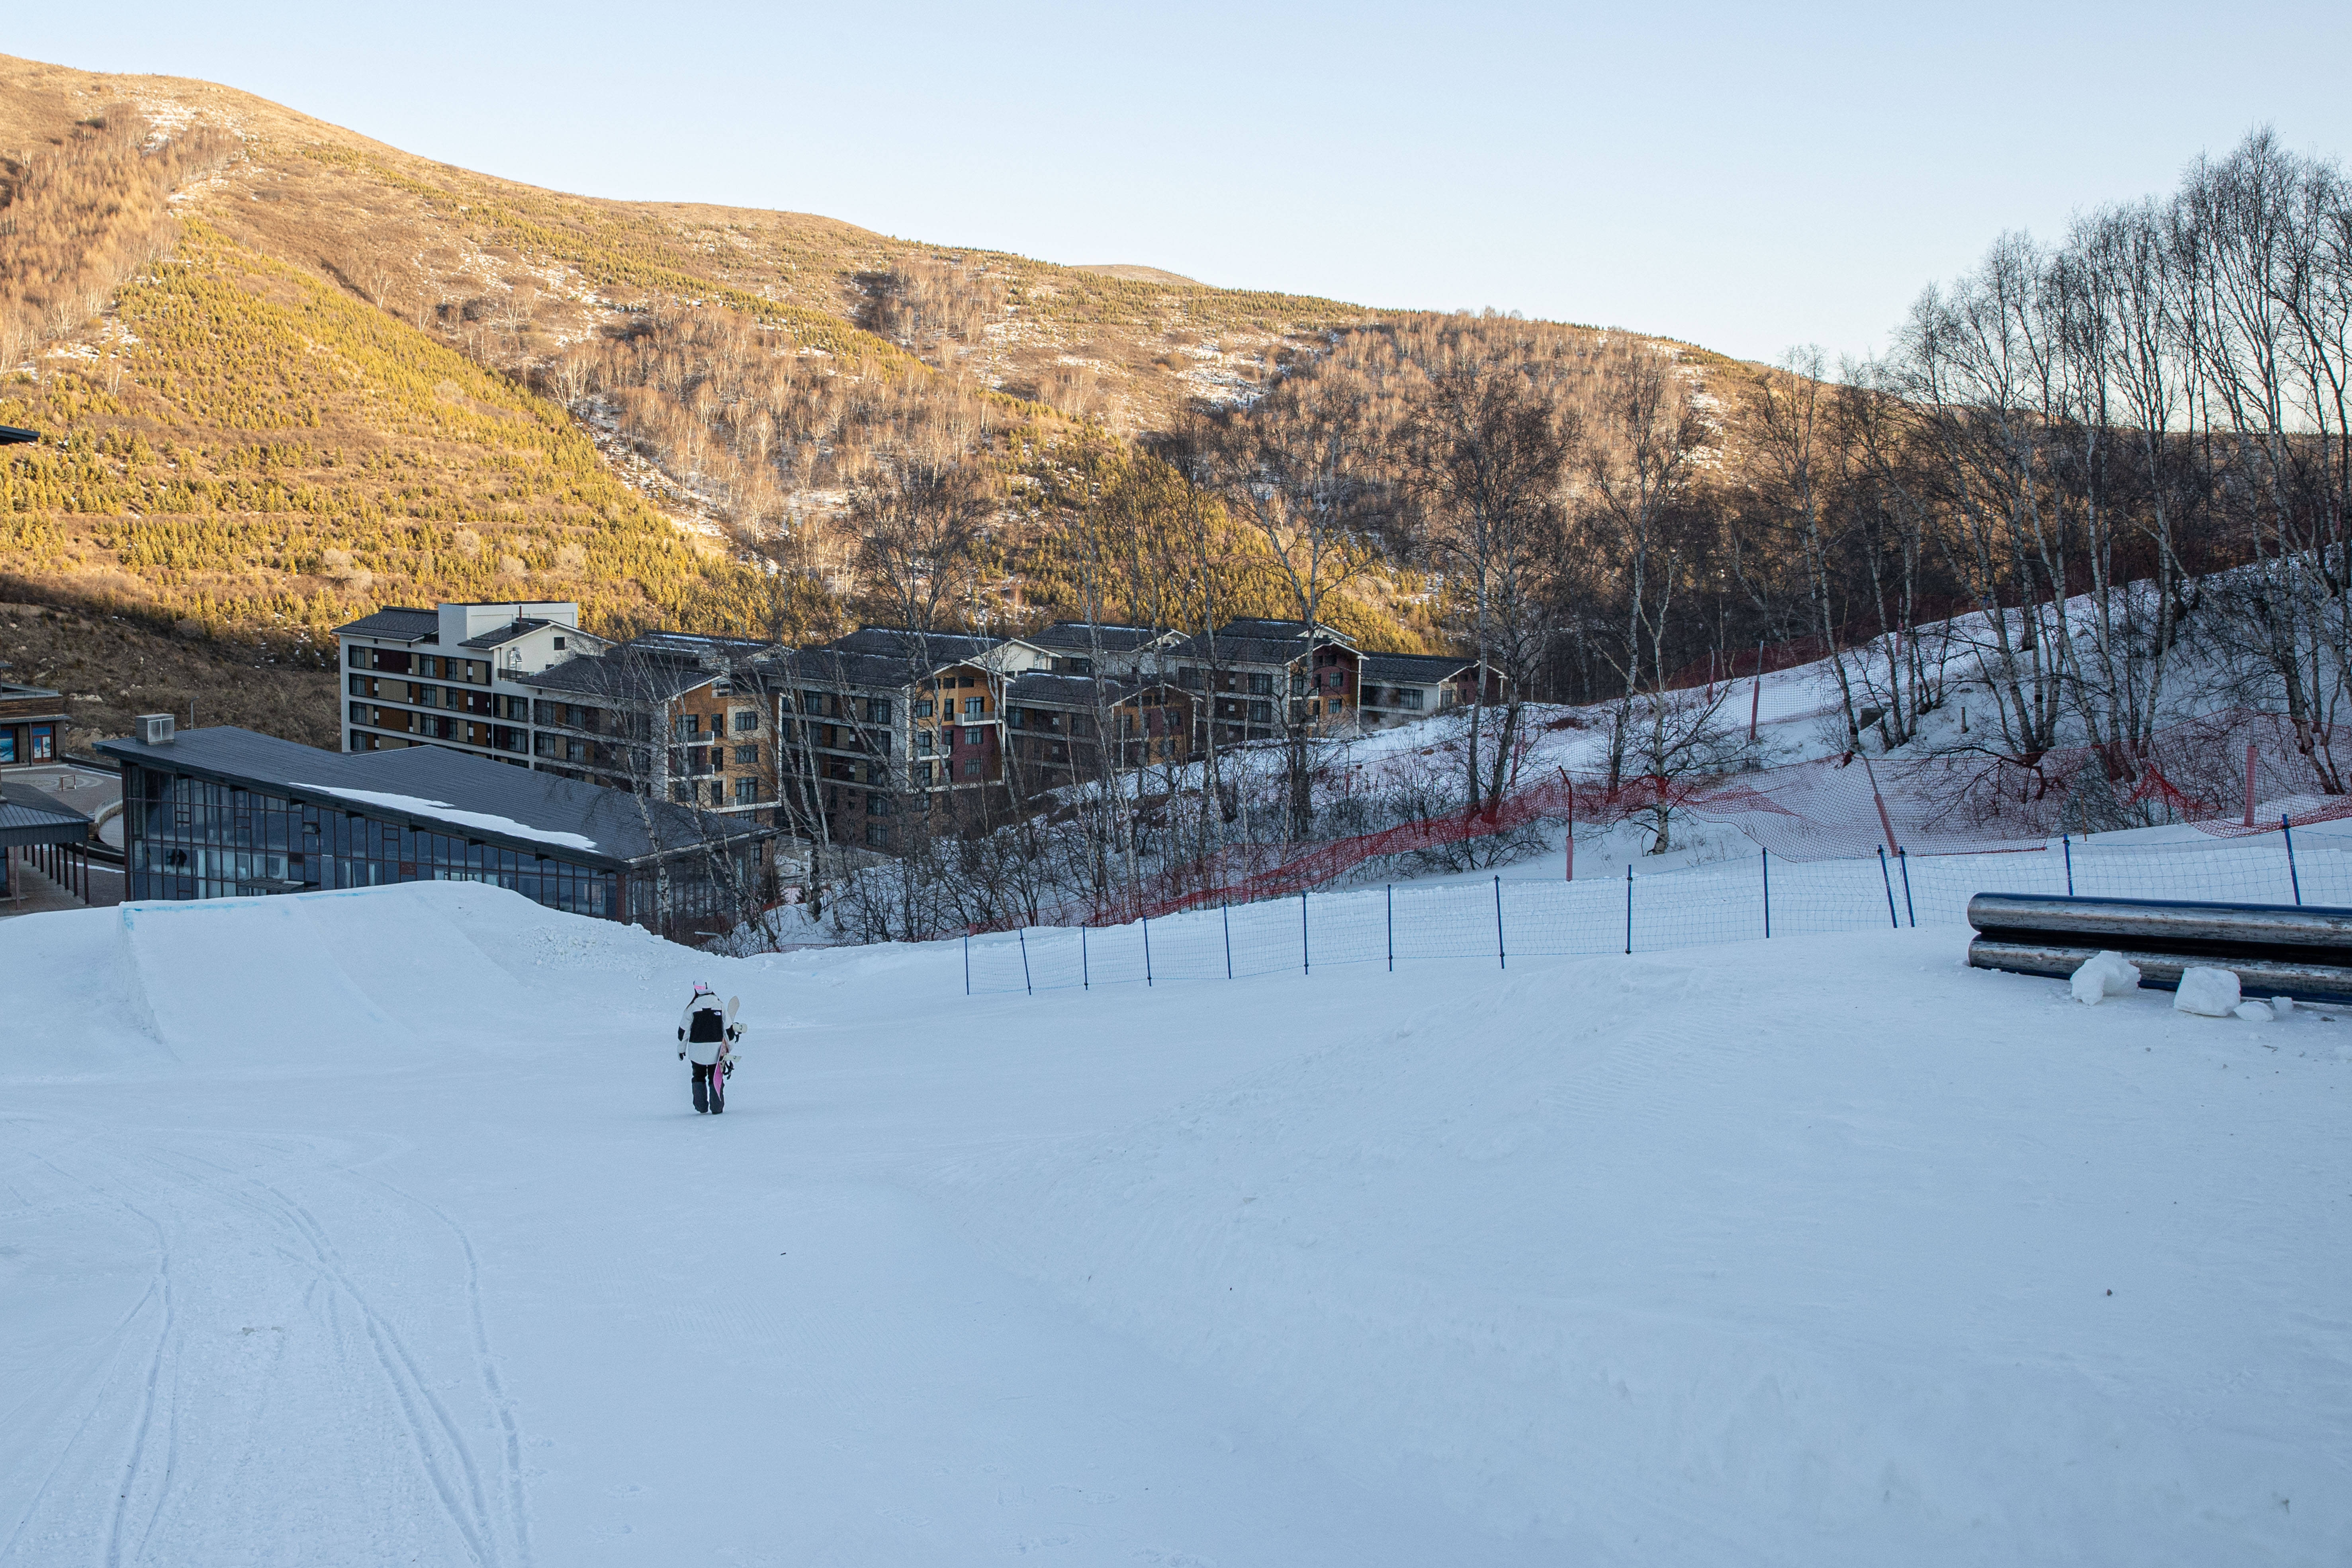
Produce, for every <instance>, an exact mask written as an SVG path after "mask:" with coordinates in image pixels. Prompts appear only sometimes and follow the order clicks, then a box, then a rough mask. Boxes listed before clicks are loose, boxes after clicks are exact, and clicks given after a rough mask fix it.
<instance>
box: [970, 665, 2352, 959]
mask: <svg viewBox="0 0 2352 1568" xmlns="http://www.w3.org/2000/svg"><path fill="white" fill-rule="evenodd" d="M2332 774H2333V763H2332V760H2331V758H2330V755H2329V752H2328V749H2327V738H2326V736H2325V735H2314V734H2313V733H2312V732H2310V731H2302V732H2298V731H2295V730H2294V727H2293V726H2291V725H2289V724H2288V723H2287V722H2286V721H2283V720H2279V719H2277V718H2275V717H2273V716H2270V715H2264V714H2256V713H2250V712H2243V711H2231V712H2223V713H2218V714H2214V715H2211V716H2210V717H2208V718H2206V719H2202V720H2200V721H2195V722H2193V723H2189V724H2183V725H2179V726H2175V727H2172V728H2170V729H2168V730H2165V731H2159V732H2158V733H2157V734H2155V735H2152V736H2149V737H2147V739H2146V740H2144V741H2142V742H2137V743H2135V744H2132V745H2128V746H2123V745H2118V746H2110V747H2077V748H2073V749H2066V750H2053V751H2049V752H2042V753H2040V754H2038V755H2035V756H2032V757H2028V758H2020V757H2015V756H2010V755H2004V754H2000V753H1996V752H1956V753H1948V754H1945V755H1942V756H1938V757H1933V758H1927V759H1921V760H1916V761H1909V760H1894V759H1881V760H1878V761H1876V762H1875V763H1865V762H1864V761H1862V760H1861V759H1859V758H1851V757H1849V758H1829V759H1824V760H1822V761H1817V762H1811V763H1795V764H1790V765H1787V766H1783V767H1778V768H1767V769H1759V770H1755V771H1753V772H1750V773H1742V774H1738V775H1735V776H1734V777H1732V778H1729V779H1719V778H1718V779H1689V780H1676V779H1663V778H1634V779H1625V780H1621V781H1619V782H1617V783H1616V784H1608V783H1606V782H1605V781H1602V780H1599V779H1591V778H1587V779H1579V778H1578V777H1576V776H1575V775H1573V774H1572V773H1567V772H1564V771H1558V772H1556V774H1555V776H1554V777H1552V778H1550V779H1546V780H1539V781H1537V782H1534V783H1532V784H1529V785H1528V786H1527V787H1523V788H1521V789H1518V790H1516V791H1513V792H1511V793H1509V794H1507V795H1505V796H1504V797H1503V798H1502V799H1501V800H1499V801H1497V802H1496V803H1495V804H1494V805H1491V806H1488V807H1486V808H1485V809H1480V810H1471V811H1457V812H1454V813H1451V814H1449V815H1446V816H1432V817H1427V818H1423V819H1418V820H1414V821H1410V822H1405V823H1401V824H1398V825H1396V826H1391V827H1387V828H1384V829H1381V830H1380V831H1378V832H1373V833H1367V834H1361V835H1357V836H1354V837H1348V838H1343V839H1339V840H1335V841H1332V842H1328V843H1322V844H1314V845H1301V846H1252V847H1240V848H1234V849H1229V850H1226V851H1224V852H1223V853H1222V854H1220V855H1218V856H1216V857H1213V858H1208V859H1205V860H1200V861H1195V862H1192V863H1191V864H1190V865H1188V866H1185V867H1181V868H1176V869H1175V870H1174V871H1173V872H1171V873H1163V876H1162V879H1161V881H1162V885H1163V889H1164V888H1165V887H1166V885H1167V884H1169V883H1174V884H1175V885H1177V886H1178V887H1181V889H1182V890H1181V891H1163V894H1162V896H1160V897H1157V898H1152V899H1149V900H1137V901H1135V902H1134V903H1133V904H1131V905H1130V906H1129V908H1127V909H1122V910H1116V911H1106V910H1100V909H1087V910H1066V911H1064V912H1063V913H1061V914H1060V915H1058V916H1056V917H1055V918H1054V919H1053V921H1052V922H1051V923H1049V924H1043V925H1027V926H1023V927H1020V928H1018V929H1013V930H1011V931H997V932H983V931H981V930H979V929H977V928H975V930H974V931H972V932H971V935H970V936H969V937H968V938H967V944H968V948H969V951H970V954H971V960H970V962H971V969H972V978H971V987H972V989H973V991H974V992H975V993H980V992H986V991H1004V990H1013V991H1019V990H1024V989H1026V990H1033V991H1034V990H1039V989H1053V988H1058V987H1061V986H1064V985H1076V986H1080V987H1090V986H1092V985H1095V984H1121V983H1125V982H1130V981H1132V982H1135V983H1139V984H1153V983H1156V981H1157V980H1158V979H1159V978H1160V977H1163V976H1165V977H1168V978H1208V977H1223V976H1225V975H1228V974H1230V975H1233V976H1235V977H1239V976H1241V975H1244V974H1255V973H1272V972H1275V971H1278V970H1296V971H1298V972H1300V973H1312V972H1313V970H1314V968H1315V967H1316V965H1317V964H1318V963H1321V964H1325V965H1332V964H1360V963H1375V962H1377V963H1382V964H1394V963H1412V962H1418V961H1421V960H1425V959H1434V958H1454V959H1461V958H1474V957H1483V958H1486V959H1489V960H1492V961H1493V962H1496V963H1507V962H1508V959H1509V955H1510V954H1511V953H1512V952H1521V953H1525V954H1528V955H1530V956H1532V955H1537V954H1561V955H1565V954H1580V953H1600V952H1642V951H1654V950H1657V949H1661V948H1669V947H1688V946H1696V945H1701V944H1705V943H1709V942H1741V941H1748V940H1754V939H1759V938H1764V937H1768V936H1795V935H1801V934H1813V933H1823V932H1830V931H1857V930H1864V929H1867V928H1869V927H1872V926H1874V925H1875V924H1877V923H1878V922H1879V921H1886V922H1888V923H1889V924H1890V925H1894V926H1912V925H1935V924H1953V923H1958V922H1960V921H1963V920H1964V919H1965V911H1966V909H1967V905H1968V900H1969V898H1970V897H1971V896H1973V895H1974V894H1976V893H1979V892H1987V891H2003V892H2042V893H2069V892H2073V893H2081V894H2086V895H2087V894H2106V895H2113V896H2118V897H2135V898H2174V899H2197V900H2220V901H2228V902H2251V903H2315V904H2334V905H2347V904H2352V879H2347V870H2346V866H2347V850H2346V848H2345V847H2344V846H2347V845H2352V837H2343V838H2338V837H2336V836H2335V835H2333V834H2330V835H2326V837H2318V836H2314V835H2310V834H2306V835H2305V837H2304V839H2303V841H2302V842H2300V843H2297V842H2296V841H2295V838H2294V834H2293V831H2292V829H2293V828H2294V827H2305V828H2308V827H2312V826H2316V825H2320V824H2326V823H2333V822H2338V821H2342V820H2345V819H2347V818H2352V796H2347V795H2344V794H2342V793H2338V792H2336V791H2332V790H2331V789H2330V787H2329V786H2330V784H2331V782H2332ZM1661 817H1663V818H1664V819H1665V820H1666V821H1667V822H1668V823H1669V824H1672V823H1677V822H1678V823H1681V824H1682V825H1684V830H1685V832H1687V829H1688V825H1689V824H1691V823H1693V822H1703V823H1710V824H1717V825H1722V826H1732V827H1735V828H1737V829H1738V831H1739V833H1740V834H1741V835H1743V836H1744V837H1745V838H1746V839H1747V840H1748V842H1750V843H1752V844H1753V845H1754V846H1755V853H1753V854H1752V855H1744V856H1734V857H1733V858H1729V859H1727V860H1724V861H1719V862H1717V863H1714V864H1710V865H1705V866H1699V867H1694V868H1687V869H1683V870H1675V871H1664V872H1659V873H1654V874H1651V875H1643V873H1642V872H1641V871H1640V870H1639V869H1638V868H1636V869H1634V870H1633V871H1631V872H1630V873H1629V874H1628V877H1627V878H1625V879H1600V880H1594V879H1585V880H1579V881H1572V882H1571V881H1566V880H1562V881H1559V882H1551V881H1546V880H1542V879H1526V878H1524V877H1523V876H1520V875H1517V874H1515V875H1514V876H1513V877H1511V878H1496V879H1488V880H1473V881H1467V882H1465V881H1461V880H1455V879H1447V880H1444V881H1439V882H1434V883H1433V882H1427V881H1418V882H1399V883H1396V884H1394V885H1392V886H1385V887H1365V886H1344V887H1340V888H1338V889H1334V888H1333V887H1332V884H1335V883H1363V882H1366V881H1369V880H1370V879H1372V878H1374V877H1376V876H1377V875H1378V873H1379V871H1380V869H1381V863H1382V862H1384V861H1388V860H1391V859H1392V858H1396V857H1401V856H1408V855H1414V854H1418V853H1424V852H1426V851H1428V850H1430V849H1432V848H1433V847H1439V846H1443V845H1446V844H1459V843H1464V842H1466V841H1469V840H1473V839H1476V838H1480V837H1489V836H1495V835H1499V834H1503V833H1507V832H1511V831H1516V830H1519V829H1524V828H1526V827H1528V826H1531V825H1533V824H1536V823H1538V822H1544V821H1550V822H1554V823H1559V824H1572V825H1574V827H1575V829H1576V830H1578V831H1585V830H1590V829H1592V828H1595V827H1606V826H1615V825H1618V824H1622V823H1625V822H1628V821H1633V822H1644V821H1647V822H1650V823H1653V824H1654V823H1655V822H1657V821H1658V820H1659V819H1660V818H1661ZM2150 822H2154V823H2158V824H2169V825H2172V826H2174V827H2175V829H2176V835H2175V836H2174V837H2172V838H2171V839H2170V840H2169V841H2159V842H2151V841H2150V838H2149V836H2148V835H2147V834H2146V833H2142V832H2123V830H2128V829H2134V828H2138V827H2141V826H2144V825H2146V824H2148V823H2150ZM2118 832H2122V837H2114V836H2115V835H2116V834H2117V833H2118ZM1890 849H1891V850H1892V853H1889V851H1890ZM2298 857H2299V858H2298ZM1318 889H1325V890H1323V891H1319V892H1318ZM1121 917H1128V918H1121Z"/></svg>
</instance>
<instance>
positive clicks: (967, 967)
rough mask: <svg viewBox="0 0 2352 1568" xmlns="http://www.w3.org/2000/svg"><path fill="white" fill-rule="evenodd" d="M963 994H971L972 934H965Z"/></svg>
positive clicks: (967, 932) (968, 932)
mask: <svg viewBox="0 0 2352 1568" xmlns="http://www.w3.org/2000/svg"><path fill="white" fill-rule="evenodd" d="M963 994H965V995H967V996H969V995H971V931H965V932H964V933H963Z"/></svg>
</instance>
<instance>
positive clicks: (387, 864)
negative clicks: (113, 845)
mask: <svg viewBox="0 0 2352 1568" xmlns="http://www.w3.org/2000/svg"><path fill="white" fill-rule="evenodd" d="M122 785H123V790H122V795H123V814H124V819H125V820H124V824H123V843H124V847H125V849H126V850H127V852H128V855H129V860H130V865H129V872H130V879H131V885H130V888H129V889H128V890H127V894H128V897H130V898H131V899H222V898H233V897H236V896H239V895H248V894H255V893H283V892H310V891H321V890H324V889H335V888H376V887H383V886H385V885H387V884H390V883H394V882H436V881H443V882H446V881H460V882H488V883H491V884H493V885H495V886H498V887H501V888H506V889H509V890H511V891H514V892H518V893H520V894H521V895H522V896H523V897H525V898H527V899H530V900H532V901H534V902H536V903H541V904H545V905H547V906H548V907H549V908H550V909H557V910H566V911H568V912H570V913H572V914H582V915H595V916H598V917H600V918H603V919H605V920H614V919H617V918H619V915H620V910H621V903H620V879H619V876H618V874H617V873H615V872H614V871H612V870H610V869H605V868H597V867H593V866H589V865H582V864H577V863H574V862H572V861H568V860H565V859H563V858H562V851H561V850H560V849H554V850H550V851H548V852H547V853H545V854H539V853H532V852H527V851H522V850H517V849H512V848H502V847H499V846H497V845H493V844H488V843H485V842H483V841H481V840H479V839H478V838H471V837H467V835H466V834H464V833H462V832H455V833H445V832H434V831H429V830H425V829H423V828H421V827H419V826H415V825H412V824H410V823H408V822H406V821H400V820H393V819H390V818H388V817H385V816H373V815H371V814H370V813H369V812H368V811H367V810H366V809H365V808H364V807H361V806H351V807H346V808H341V809H339V808H338V807H336V806H333V805H316V804H310V803H306V802H303V801H298V800H295V799H293V798H291V797H290V796H289V795H275V794H271V793H269V792H268V791H267V790H262V789H251V788H246V787H243V786H240V785H236V784H221V783H215V782H213V781H210V780H206V779H200V778H193V777H190V776H188V775H187V774H184V773H166V772H163V771H162V770H160V769H157V768H151V767H141V766H138V765H136V764H130V765H126V766H125V767H124V769H123V778H122Z"/></svg>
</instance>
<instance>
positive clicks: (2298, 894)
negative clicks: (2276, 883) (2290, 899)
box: [2279, 812, 2303, 904]
mask: <svg viewBox="0 0 2352 1568" xmlns="http://www.w3.org/2000/svg"><path fill="white" fill-rule="evenodd" d="M2279 833H2280V834H2281V836H2282V837H2284V838H2285V839H2286V879H2287V880H2288V881H2289V882H2291V883H2293V884H2294V901H2295V902H2296V903H2297V904H2301V903H2302V902H2303V878H2302V876H2301V875H2300V874H2299V873H2298V872H2297V871H2296V870H2295V868H2294V824H2293V823H2291V822H2289V821H2288V820H2287V819H2286V814H2285V813H2284V812H2281V813H2279Z"/></svg>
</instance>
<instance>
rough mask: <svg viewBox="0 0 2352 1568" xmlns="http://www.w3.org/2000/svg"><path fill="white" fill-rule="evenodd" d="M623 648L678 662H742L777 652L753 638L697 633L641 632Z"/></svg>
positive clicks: (767, 644)
mask: <svg viewBox="0 0 2352 1568" xmlns="http://www.w3.org/2000/svg"><path fill="white" fill-rule="evenodd" d="M627 646H628V647H635V648H643V649H645V650H646V652H648V653H657V654H667V655H670V656H672V657H674V658H719V659H745V658H759V657H760V656H761V655H762V654H768V653H774V652H777V651H779V650H778V649H777V647H776V645H775V644H773V643H767V642H761V641H760V640H759V639H758V638H757V637H704V636H702V635H701V634H700V633H698V632H645V633H642V634H640V635H638V636H636V637H631V638H630V639H629V641H628V644H627Z"/></svg>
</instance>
